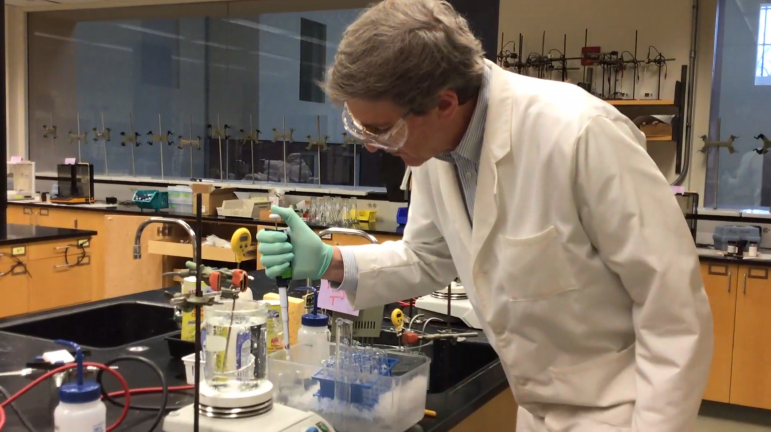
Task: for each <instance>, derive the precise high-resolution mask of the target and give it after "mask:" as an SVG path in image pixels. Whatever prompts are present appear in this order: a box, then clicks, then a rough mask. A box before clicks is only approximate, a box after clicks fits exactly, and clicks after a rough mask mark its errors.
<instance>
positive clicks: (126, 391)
mask: <svg viewBox="0 0 771 432" xmlns="http://www.w3.org/2000/svg"><path fill="white" fill-rule="evenodd" d="M83 366H93V367H96V368H99V369H101V370H103V371H105V372H109V373H110V374H112V376H114V377H115V378H116V379H117V380H118V381H119V382H120V384H121V386H122V387H123V394H125V395H126V405H124V407H123V413H121V415H120V417H118V420H117V421H116V422H115V423H113V424H112V426H110V427H108V428H107V432H110V431H112V430H115V428H117V427H118V426H120V424H121V423H123V420H124V419H125V418H126V415H128V412H129V403H130V401H131V390H130V389H129V386H128V383H127V382H126V380H125V379H123V376H121V374H119V373H118V372H116V371H114V370H113V369H110V368H109V367H107V366H105V365H103V364H99V363H90V362H84V363H83ZM76 367H78V365H77V364H75V363H73V364H68V365H65V366H62V367H60V368H57V369H54V370H52V371H50V372H47V373H46V374H44V375H42V376H41V377H40V378H38V379H36V380H35V381H32V382H31V383H29V384H28V385H27V386H25V387H24V388H23V389H21V390H19V391H18V392H16V393H15V394H14V395H13V396H11V397H10V398H9V399H6V400H5V401H3V403H0V430H2V429H3V425H4V424H5V412H4V411H3V408H5V407H6V406H8V405H10V404H11V403H12V402H14V401H16V399H18V398H19V397H21V396H22V395H24V393H27V392H28V391H30V390H31V389H32V388H33V387H35V386H37V385H38V384H40V383H41V382H43V381H45V380H47V379H48V378H51V377H52V376H54V375H56V374H58V373H60V372H64V371H66V370H69V369H74V368H76Z"/></svg>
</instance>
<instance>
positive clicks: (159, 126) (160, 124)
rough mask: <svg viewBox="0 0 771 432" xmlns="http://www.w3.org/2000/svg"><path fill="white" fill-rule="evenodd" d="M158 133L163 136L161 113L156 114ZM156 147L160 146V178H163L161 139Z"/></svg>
mask: <svg viewBox="0 0 771 432" xmlns="http://www.w3.org/2000/svg"><path fill="white" fill-rule="evenodd" d="M158 135H160V136H163V124H162V123H161V115H160V114H158ZM158 147H160V148H161V179H163V140H160V141H159V143H158Z"/></svg>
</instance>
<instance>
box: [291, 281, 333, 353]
mask: <svg viewBox="0 0 771 432" xmlns="http://www.w3.org/2000/svg"><path fill="white" fill-rule="evenodd" d="M308 288H310V289H311V290H312V291H313V309H311V312H310V313H307V314H305V315H303V316H302V320H301V323H302V325H301V326H300V330H299V331H298V332H297V345H303V346H305V347H306V349H304V350H302V351H301V353H302V354H303V356H302V357H298V358H294V359H293V360H294V361H297V362H299V363H303V364H308V365H320V364H322V362H324V361H326V360H328V359H329V339H330V336H331V335H332V332H330V331H329V317H328V316H327V315H324V314H322V313H319V305H318V298H319V296H318V292H317V291H316V288H314V287H308ZM306 289H307V288H305V287H303V288H300V289H299V291H305V290H306Z"/></svg>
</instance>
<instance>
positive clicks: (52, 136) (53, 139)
mask: <svg viewBox="0 0 771 432" xmlns="http://www.w3.org/2000/svg"><path fill="white" fill-rule="evenodd" d="M3 50H5V48H3ZM4 67H5V66H4ZM51 127H52V128H53V127H54V112H53V111H51ZM55 136H56V131H55V130H54V133H53V134H52V135H51V146H52V147H56V141H55ZM78 162H80V161H78Z"/></svg>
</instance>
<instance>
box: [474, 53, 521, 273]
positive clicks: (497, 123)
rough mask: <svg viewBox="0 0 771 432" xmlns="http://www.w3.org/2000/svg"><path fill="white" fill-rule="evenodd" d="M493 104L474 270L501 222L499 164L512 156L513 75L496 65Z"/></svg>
mask: <svg viewBox="0 0 771 432" xmlns="http://www.w3.org/2000/svg"><path fill="white" fill-rule="evenodd" d="M492 67H493V70H492V74H491V79H490V80H491V82H490V102H489V104H488V107H487V122H486V124H485V134H484V140H483V144H482V153H481V155H480V160H479V176H478V178H477V189H476V200H475V203H474V219H473V220H474V229H473V231H472V234H471V257H472V259H473V264H474V265H473V267H472V268H474V269H476V261H477V259H478V258H479V255H480V252H481V251H482V247H483V246H484V245H485V242H486V241H487V239H488V237H489V236H490V233H491V232H492V229H493V227H494V226H495V222H496V220H497V218H498V199H497V194H498V193H499V190H498V167H497V166H496V164H497V163H498V161H500V160H501V159H503V157H504V156H506V155H507V154H508V153H510V152H511V139H512V138H511V137H512V131H511V116H512V111H513V100H514V97H513V94H512V89H511V84H510V81H509V79H508V77H507V75H508V74H509V72H506V71H504V70H503V69H501V68H499V67H498V66H496V65H494V64H492Z"/></svg>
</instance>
